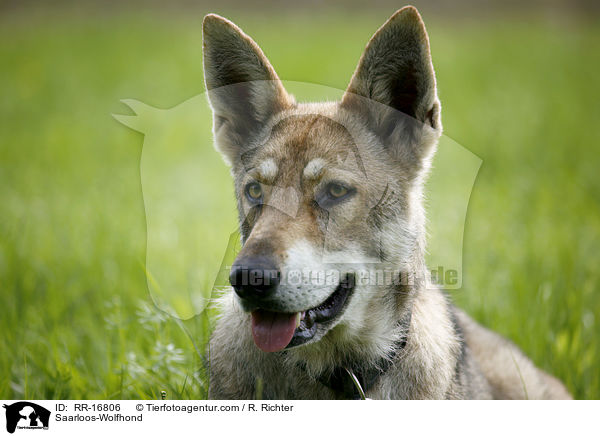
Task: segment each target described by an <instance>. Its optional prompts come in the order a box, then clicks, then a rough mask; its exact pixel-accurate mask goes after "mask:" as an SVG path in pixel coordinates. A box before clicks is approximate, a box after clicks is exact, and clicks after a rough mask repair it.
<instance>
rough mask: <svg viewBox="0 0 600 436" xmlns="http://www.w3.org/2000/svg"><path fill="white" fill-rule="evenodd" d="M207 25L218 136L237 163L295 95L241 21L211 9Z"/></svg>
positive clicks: (209, 86)
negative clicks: (255, 138)
mask: <svg viewBox="0 0 600 436" xmlns="http://www.w3.org/2000/svg"><path fill="white" fill-rule="evenodd" d="M202 31H203V49H204V81H205V83H206V90H207V91H208V99H209V102H210V105H211V107H212V110H213V128H214V135H215V142H216V144H217V147H218V148H219V150H220V151H221V153H222V154H223V155H224V157H225V159H226V160H227V161H229V163H235V162H236V161H237V160H238V159H239V156H240V155H241V154H242V153H243V152H244V147H245V146H247V145H248V143H249V142H250V139H251V138H252V135H254V134H255V133H256V132H258V131H259V130H260V128H261V126H263V125H264V123H265V122H266V121H268V120H269V118H271V117H272V116H273V115H274V114H276V113H277V112H279V111H281V110H284V109H286V108H288V107H291V106H292V105H293V104H294V101H293V98H292V97H291V96H290V95H288V94H287V92H286V91H285V89H284V87H283V85H282V83H281V81H280V80H279V78H278V77H277V74H276V73H275V70H274V69H273V67H272V66H271V64H270V63H269V61H268V60H267V58H266V57H265V55H264V54H263V52H262V50H261V49H260V48H259V47H258V45H257V44H256V43H255V42H254V41H253V40H252V39H251V38H250V37H249V36H248V35H246V34H245V33H244V32H242V30H241V29H240V28H239V27H237V26H236V25H235V24H233V23H232V22H231V21H229V20H226V19H225V18H223V17H220V16H218V15H214V14H209V15H207V16H206V17H204V22H203V25H202Z"/></svg>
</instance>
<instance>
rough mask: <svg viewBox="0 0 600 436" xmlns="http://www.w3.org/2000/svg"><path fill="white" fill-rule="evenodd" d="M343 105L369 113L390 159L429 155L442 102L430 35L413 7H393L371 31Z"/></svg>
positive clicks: (438, 125)
mask: <svg viewBox="0 0 600 436" xmlns="http://www.w3.org/2000/svg"><path fill="white" fill-rule="evenodd" d="M341 104H342V107H345V108H348V109H350V110H354V111H360V112H361V113H362V114H363V115H367V116H368V118H369V119H370V121H371V125H372V127H373V128H374V130H375V132H376V133H377V134H378V135H379V136H380V137H381V138H382V140H383V142H384V144H385V145H386V147H387V148H388V149H389V151H390V152H391V153H392V155H393V156H394V157H398V158H403V157H404V158H409V159H411V160H415V159H417V160H419V161H422V160H423V158H424V157H426V156H428V155H430V154H431V151H432V149H433V148H434V147H435V142H436V140H437V138H438V137H439V135H440V134H441V130H442V127H441V117H440V102H439V100H438V98H437V91H436V83H435V73H434V71H433V65H432V62H431V54H430V51H429V38H428V37H427V31H426V30H425V25H424V23H423V20H422V19H421V16H420V15H419V12H418V11H417V10H416V9H415V8H414V7H412V6H406V7H404V8H402V9H400V10H399V11H397V12H396V13H395V14H394V15H392V16H391V17H390V19H389V20H388V21H387V22H386V23H385V24H384V25H383V26H381V28H379V30H378V31H377V32H376V33H375V34H374V35H373V37H372V38H371V40H370V41H369V43H368V44H367V47H366V48H365V51H364V53H363V55H362V57H361V58H360V61H359V63H358V66H357V68H356V71H355V72H354V75H353V76H352V79H351V81H350V84H349V85H348V88H347V89H346V92H345V94H344V96H343V98H342V103H341ZM365 112H367V113H366V114H365ZM413 163H415V162H413Z"/></svg>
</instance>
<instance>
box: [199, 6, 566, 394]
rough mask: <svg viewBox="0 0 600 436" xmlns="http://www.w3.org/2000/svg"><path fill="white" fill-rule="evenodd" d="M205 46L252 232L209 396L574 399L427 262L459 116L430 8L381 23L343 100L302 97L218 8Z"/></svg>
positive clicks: (219, 118) (244, 230) (226, 303)
mask: <svg viewBox="0 0 600 436" xmlns="http://www.w3.org/2000/svg"><path fill="white" fill-rule="evenodd" d="M203 50H204V78H205V85H206V89H207V93H208V100H209V103H210V106H211V108H212V111H213V135H214V140H215V146H216V148H217V150H218V151H219V152H220V153H221V154H222V155H223V157H224V159H225V161H226V163H227V164H228V165H229V166H230V167H231V174H232V177H233V180H234V186H235V192H236V195H237V208H238V211H239V222H240V234H241V239H242V248H241V250H240V251H239V253H238V255H237V257H236V259H235V262H234V263H233V265H232V267H231V270H230V277H229V278H230V282H231V285H232V288H231V290H230V291H229V292H225V293H224V295H222V296H221V297H219V299H218V302H219V304H220V316H219V318H218V320H217V322H216V325H215V328H214V331H213V333H212V335H211V339H210V342H209V350H208V355H209V365H210V366H209V374H210V376H209V398H212V399H359V398H371V399H568V398H570V395H569V393H568V392H567V390H566V389H565V387H564V386H563V385H562V384H561V382H559V381H558V380H557V379H555V378H554V377H552V376H550V375H548V374H547V373H545V372H543V371H541V370H540V369H538V368H536V367H535V366H534V364H533V363H532V362H531V361H530V360H529V359H528V358H527V357H526V356H525V355H524V354H523V353H522V352H521V351H520V350H519V349H518V348H517V347H516V346H515V345H513V344H512V343H511V342H509V341H508V340H506V339H504V338H502V337H501V336H499V335H497V334H496V333H493V332H492V331H489V330H487V329H485V328H484V327H482V326H480V325H478V324H477V323H476V322H474V321H473V320H472V319H471V318H469V317H468V316H467V315H466V314H465V313H464V312H462V311H461V310H459V309H458V308H456V307H455V306H453V304H452V303H451V302H450V301H449V299H448V297H447V295H446V294H445V292H444V291H443V290H442V289H441V288H439V287H436V286H435V285H434V284H433V283H432V280H431V277H430V276H429V275H428V272H427V271H428V270H427V267H426V265H425V260H424V258H425V233H426V232H425V212H424V207H423V201H422V191H423V183H424V181H425V178H426V176H427V173H428V171H429V168H430V165H431V159H432V155H433V154H434V152H435V149H436V146H437V141H438V139H439V137H440V135H441V133H442V124H441V106H440V102H439V99H438V97H437V90H436V79H435V74H434V69H433V65H432V61H431V54H430V49H429V38H428V35H427V32H426V30H425V26H424V23H423V21H422V19H421V16H420V15H419V13H418V11H417V10H416V9H415V8H414V7H412V6H407V7H404V8H402V9H400V10H398V11H397V12H396V13H395V14H394V15H392V17H391V18H389V20H388V21H387V22H385V24H383V26H382V27H381V28H379V30H377V32H376V33H375V34H374V35H373V37H372V38H371V40H370V41H369V42H368V44H367V46H366V48H365V50H364V53H363V54H362V57H361V58H360V60H359V63H358V66H357V68H356V70H355V71H354V74H353V76H352V78H351V80H350V84H349V85H348V87H347V89H346V91H345V93H344V94H343V97H342V98H341V100H340V101H338V102H327V103H302V104H300V103H296V102H295V100H294V98H293V96H291V95H290V94H289V93H288V92H287V91H286V90H285V89H284V86H283V84H282V82H281V81H280V80H279V78H278V76H277V74H276V73H275V70H274V69H273V67H272V66H271V64H270V63H269V61H268V60H267V58H266V57H265V55H264V54H263V52H262V51H261V49H260V48H259V47H258V45H257V44H256V43H255V42H254V41H253V40H252V39H251V38H250V37H249V36H247V35H246V34H245V33H243V32H242V30H241V29H239V28H238V27H237V26H236V25H235V24H233V23H231V22H230V21H228V20H226V19H225V18H222V17H220V16H218V15H214V14H210V15H207V16H206V17H205V18H204V22H203ZM381 271H384V272H388V273H389V274H388V277H387V278H385V277H384V280H373V279H372V276H373V273H375V274H376V275H377V274H378V273H379V272H381Z"/></svg>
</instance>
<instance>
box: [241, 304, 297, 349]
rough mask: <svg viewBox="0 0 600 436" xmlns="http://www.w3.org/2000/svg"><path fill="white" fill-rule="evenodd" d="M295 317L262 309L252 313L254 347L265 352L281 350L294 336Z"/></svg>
mask: <svg viewBox="0 0 600 436" xmlns="http://www.w3.org/2000/svg"><path fill="white" fill-rule="evenodd" d="M296 316H297V314H295V313H292V314H289V313H277V312H268V311H266V310H262V309H258V310H255V311H254V312H252V337H253V338H254V343H255V344H256V346H257V347H258V348H260V349H261V350H263V351H266V352H273V351H279V350H283V349H284V348H285V347H286V346H287V345H288V344H289V343H290V341H291V340H292V336H294V330H296Z"/></svg>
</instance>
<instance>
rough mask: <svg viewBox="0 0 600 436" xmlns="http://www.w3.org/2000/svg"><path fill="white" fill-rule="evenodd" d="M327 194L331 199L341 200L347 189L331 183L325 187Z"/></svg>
mask: <svg viewBox="0 0 600 436" xmlns="http://www.w3.org/2000/svg"><path fill="white" fill-rule="evenodd" d="M327 193H328V194H329V195H330V196H331V197H332V198H342V197H343V196H344V195H346V194H347V193H348V188H346V187H345V186H344V185H340V184H339V183H331V184H330V185H329V186H327Z"/></svg>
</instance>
